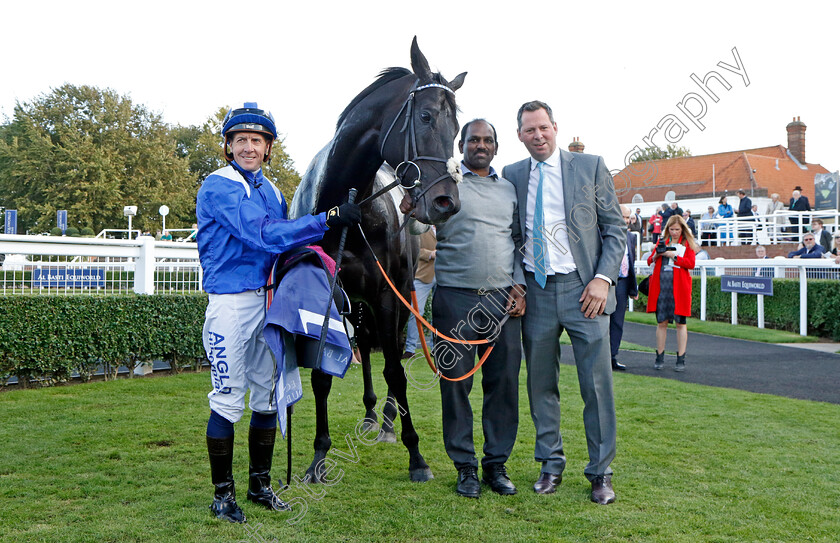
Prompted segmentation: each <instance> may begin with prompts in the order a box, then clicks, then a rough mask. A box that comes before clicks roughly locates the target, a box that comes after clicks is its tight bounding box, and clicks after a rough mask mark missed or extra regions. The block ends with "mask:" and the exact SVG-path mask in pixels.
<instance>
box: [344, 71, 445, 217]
mask: <svg viewBox="0 0 840 543" xmlns="http://www.w3.org/2000/svg"><path fill="white" fill-rule="evenodd" d="M417 83H419V80H417V81H415V82H414V85H413V86H412V88H411V90H410V91H409V93H408V97H407V98H406V99H405V102H403V105H402V107H401V108H400V110H399V111H398V112H397V114H396V116H394V120H393V121H391V125H390V126H389V127H388V130H387V131H386V132H385V137H384V138H382V145H381V146H380V148H379V154H380V156H382V157H383V158H384V157H385V144H386V143H387V142H388V138H389V137H390V136H391V132H392V131H393V130H394V127H395V126H396V125H397V121H398V120H399V119H400V117H402V115H403V113H405V121H404V122H403V125H402V128H400V133H405V138H404V140H403V160H402V162H400V163H399V165H397V167H396V168H394V173H395V175H396V176H397V179H396V181H394V182H393V183H391V184H389V185H388V186H387V187H385V188H383V189H381V190H379V191H377V192H376V193H375V194H372V195H371V196H368V197H367V198H365V199H364V200H362V201H361V202H359V205H363V204H365V203H367V202H369V201H371V200H373V199H375V198H377V197H379V196H380V195H382V194H384V193H386V192H388V191H389V190H391V189H392V188H394V187H395V186H397V185H401V186H402V187H403V188H404V189H406V191H410V190H412V189H415V188H417V187H418V186H420V185H421V181H420V177H421V171H420V167H419V166H418V165H417V163H418V162H420V161H424V160H425V161H427V162H440V163H443V164H447V165H448V163H449V160H450V158H443V157H436V156H419V155H418V153H417V134H416V129H415V126H414V114H413V113H414V107H415V101H416V96H415V95H416V94H417V93H418V92H420V91H422V90H426V89H443V90H445V91H446V92H449V93H452V94H453V95H454V94H455V91H454V90H452V89H450V88H449V87H447V86H446V85H442V84H440V83H429V84H427V85H421V86H419V87H418V86H417ZM412 169H413V170H414V171H416V172H417V176H416V177H414V178H413V179H411V180H409V179H408V172H409V171H412ZM446 178H452V174H451V173H450V172H449V171H448V169H447V172H446V173H444V174H443V175H441V176H440V177H438V178H436V179H435V180H433V181H432V182H430V183H429V184H428V186H426V187H423V190H422V191H421V192H420V193H419V194H418V195H416V196H412V200H414V201H415V202H416V201H418V200H419V199H420V198H422V197H424V196H425V195H426V193H427V192H429V190H431V188H432V187H434V186H435V185H437V184H438V183H440V182H441V181H443V180H444V179H446ZM409 194H410V193H409Z"/></svg>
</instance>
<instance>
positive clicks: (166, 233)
mask: <svg viewBox="0 0 840 543" xmlns="http://www.w3.org/2000/svg"><path fill="white" fill-rule="evenodd" d="M160 240H161V241H172V234H170V233H169V230H164V231H163V235H161V236H160Z"/></svg>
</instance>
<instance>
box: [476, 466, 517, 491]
mask: <svg viewBox="0 0 840 543" xmlns="http://www.w3.org/2000/svg"><path fill="white" fill-rule="evenodd" d="M481 471H482V477H481V482H482V483H484V484H485V485H487V486H489V487H490V490H492V491H493V492H495V493H496V494H501V495H502V496H512V495H514V494H516V487H515V486H514V485H513V483H512V482H511V480H510V477H508V474H507V469H506V468H505V465H504V464H490V465H488V466H484V467H483V468H482V469H481Z"/></svg>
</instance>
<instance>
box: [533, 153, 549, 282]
mask: <svg viewBox="0 0 840 543" xmlns="http://www.w3.org/2000/svg"><path fill="white" fill-rule="evenodd" d="M544 165H545V162H539V163H538V164H537V167H538V168H539V170H540V182H539V184H537V199H536V200H535V201H534V277H535V278H536V280H537V283H539V285H540V286H541V287H542V288H545V282H546V274H545V272H546V270H547V269H548V258H546V257H547V256H548V246H547V245H546V243H545V236H544V234H543V232H544V231H545V217H543V179H544V178H545V174H544V173H543V166H544ZM537 251H539V254H537Z"/></svg>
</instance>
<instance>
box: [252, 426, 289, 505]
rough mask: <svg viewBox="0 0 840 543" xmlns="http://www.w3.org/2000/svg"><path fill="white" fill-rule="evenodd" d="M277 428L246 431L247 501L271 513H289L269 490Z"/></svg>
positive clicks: (281, 501)
mask: <svg viewBox="0 0 840 543" xmlns="http://www.w3.org/2000/svg"><path fill="white" fill-rule="evenodd" d="M276 435H277V428H276V427H275V428H256V427H254V426H251V427H250V428H249V429H248V453H249V455H250V457H251V463H250V464H249V466H248V499H249V500H251V501H252V502H254V503H258V504H260V505H262V506H263V507H265V508H267V509H271V510H272V511H289V510H290V509H291V507H289V504H287V503H286V502H284V501H283V500H281V499H280V498H278V497H277V495H276V494H275V493H274V490H273V489H272V488H271V476H270V475H269V471H271V457H272V456H273V455H274V437H275V436H276Z"/></svg>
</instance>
